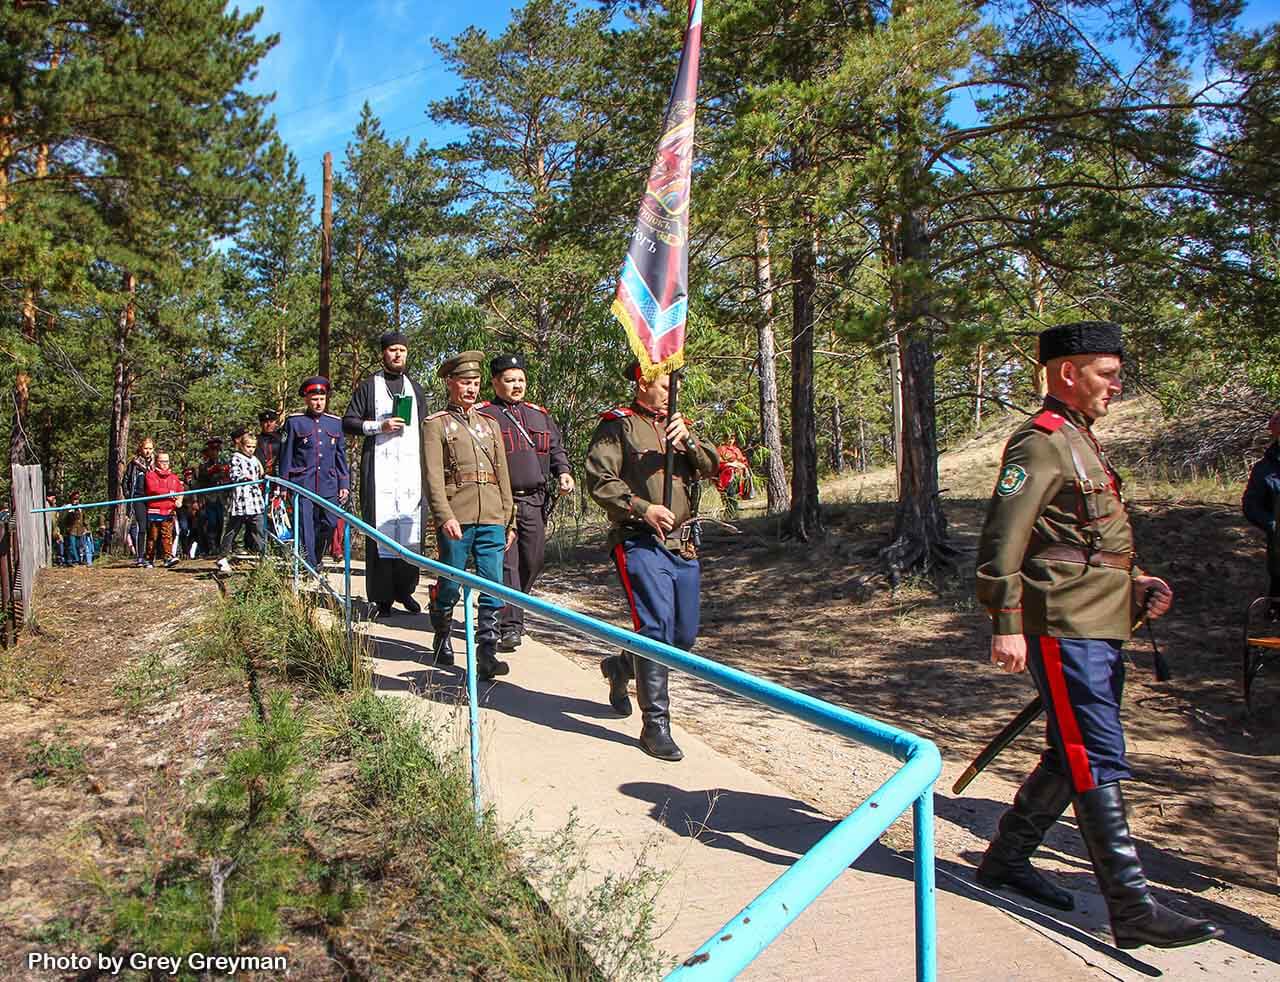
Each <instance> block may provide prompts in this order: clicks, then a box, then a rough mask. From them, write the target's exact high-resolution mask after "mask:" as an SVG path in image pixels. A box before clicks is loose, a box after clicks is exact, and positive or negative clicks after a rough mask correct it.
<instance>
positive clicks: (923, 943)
mask: <svg viewBox="0 0 1280 982" xmlns="http://www.w3.org/2000/svg"><path fill="white" fill-rule="evenodd" d="M911 824H912V837H913V839H914V840H915V841H914V842H913V843H912V844H913V845H914V847H915V856H914V857H913V858H914V867H915V883H916V891H915V892H916V898H915V899H916V982H934V979H936V978H937V977H938V947H937V938H936V927H937V925H936V923H935V918H936V913H937V911H936V909H935V907H936V897H935V894H934V891H935V887H934V860H933V784H932V782H931V783H930V784H929V786H928V787H927V788H925V789H924V792H923V793H922V794H921V795H920V797H919V798H917V799H916V800H915V802H914V803H913V804H912V806H911Z"/></svg>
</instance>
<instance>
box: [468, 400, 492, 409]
mask: <svg viewBox="0 0 1280 982" xmlns="http://www.w3.org/2000/svg"><path fill="white" fill-rule="evenodd" d="M492 405H493V403H492V402H490V401H489V400H488V399H486V400H484V402H477V403H476V404H475V405H474V406H473V407H472V408H473V409H484V408H485V406H492Z"/></svg>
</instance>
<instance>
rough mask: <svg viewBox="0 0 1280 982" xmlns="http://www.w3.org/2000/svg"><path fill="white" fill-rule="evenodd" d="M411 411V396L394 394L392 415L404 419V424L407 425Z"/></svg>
mask: <svg viewBox="0 0 1280 982" xmlns="http://www.w3.org/2000/svg"><path fill="white" fill-rule="evenodd" d="M412 413H413V396H396V408H395V412H394V415H395V416H398V417H399V418H400V419H402V420H404V425H405V426H408V425H409V416H410V415H411V414H412Z"/></svg>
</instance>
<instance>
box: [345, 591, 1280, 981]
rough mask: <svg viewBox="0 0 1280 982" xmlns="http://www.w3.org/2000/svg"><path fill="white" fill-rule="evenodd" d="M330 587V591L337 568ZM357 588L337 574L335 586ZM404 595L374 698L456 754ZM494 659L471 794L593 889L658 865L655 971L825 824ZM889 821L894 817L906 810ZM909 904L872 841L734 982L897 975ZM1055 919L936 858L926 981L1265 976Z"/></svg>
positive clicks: (901, 882) (1254, 956)
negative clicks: (650, 744) (590, 880)
mask: <svg viewBox="0 0 1280 982" xmlns="http://www.w3.org/2000/svg"><path fill="white" fill-rule="evenodd" d="M331 580H332V582H333V583H334V585H335V587H336V588H337V589H338V590H339V591H341V589H342V585H341V574H340V573H339V574H337V575H331ZM362 587H363V580H362V578H361V577H360V576H359V575H358V574H355V575H353V579H352V588H353V592H355V593H356V594H357V595H359V594H360V593H361V591H362ZM419 600H420V602H421V603H422V605H423V607H424V613H423V614H420V615H417V616H410V615H408V614H405V613H403V612H399V613H396V614H393V615H392V616H391V617H389V618H387V619H385V620H377V621H373V622H366V623H363V624H361V625H360V628H361V629H363V630H367V631H368V633H369V635H370V636H371V637H373V638H374V639H375V640H376V642H377V655H376V660H375V666H374V673H375V676H374V682H375V686H376V687H377V688H379V689H380V690H383V691H386V692H387V693H389V694H398V695H400V696H402V697H404V698H407V699H411V700H412V701H413V704H414V705H415V706H416V707H418V708H419V709H420V711H421V712H422V713H423V714H424V715H425V716H426V717H427V718H429V719H430V720H432V721H433V722H434V723H435V724H436V725H437V727H441V728H445V729H446V730H447V731H448V732H450V733H452V734H453V735H454V737H455V738H456V739H457V740H458V742H459V745H460V746H465V745H466V739H467V735H466V725H467V724H466V701H465V700H466V693H465V678H464V675H463V673H462V671H461V670H460V669H443V668H441V669H437V668H435V667H433V666H431V665H430V642H431V635H430V627H429V624H428V620H427V617H426V614H425V607H426V604H427V596H426V582H425V580H424V583H423V588H422V589H421V591H420V593H419ZM397 611H399V608H398V607H397ZM457 616H458V618H459V621H458V623H455V648H456V649H457V650H458V653H459V661H464V660H465V656H464V654H463V642H462V625H461V622H460V621H461V610H460V609H459V611H458V612H457ZM503 657H505V658H507V659H508V660H509V661H510V662H511V666H512V671H511V674H510V675H508V676H506V677H504V678H502V679H500V680H498V681H497V682H495V683H493V684H489V685H483V684H482V686H481V704H482V708H481V748H482V749H481V775H482V782H483V789H484V794H485V797H486V800H488V801H490V802H492V803H493V805H494V807H495V809H496V812H497V815H498V817H499V819H500V820H501V821H502V822H503V823H506V824H511V825H518V826H520V827H521V828H523V829H526V830H530V831H532V832H535V833H552V832H554V831H556V830H557V829H560V828H562V827H563V826H564V825H565V824H566V823H567V822H569V821H570V819H571V818H574V817H575V816H576V818H577V820H578V821H579V823H580V824H581V826H582V828H583V830H584V835H583V839H584V848H585V851H586V859H587V862H588V864H589V866H590V868H591V874H590V875H591V876H593V877H595V878H596V880H597V882H598V881H599V880H600V879H601V878H603V877H605V876H607V875H610V874H614V875H625V874H627V873H628V872H630V871H631V870H633V869H634V867H635V865H636V862H637V857H638V856H640V855H641V854H643V857H644V861H645V862H646V863H647V864H649V865H650V866H652V867H657V868H658V869H661V870H663V871H665V873H666V874H667V875H666V879H665V881H664V883H663V885H662V886H661V889H660V890H659V891H658V893H657V898H656V907H657V920H656V923H657V925H658V928H657V930H658V932H659V934H660V937H659V938H658V942H657V943H658V946H659V947H660V948H661V949H663V950H664V951H665V952H667V953H669V954H670V956H671V957H670V960H669V964H670V965H671V966H672V967H674V966H675V965H676V964H677V963H678V962H679V960H680V959H681V958H684V957H687V956H688V955H689V954H691V953H692V952H693V951H694V950H695V949H696V948H697V947H698V946H699V945H701V944H702V943H703V942H704V941H705V940H706V939H707V938H708V937H709V936H711V934H712V933H713V932H714V931H716V930H718V929H719V928H720V927H721V926H722V925H723V924H724V923H725V922H726V921H728V920H729V919H730V918H731V917H732V916H733V915H735V914H736V913H737V912H738V911H739V910H740V909H741V908H742V907H743V906H745V905H746V904H747V903H748V902H749V901H750V900H751V899H752V898H754V897H755V896H756V895H757V894H759V893H760V891H761V890H763V889H764V888H765V887H766V886H767V885H768V884H769V883H771V882H772V881H773V880H774V879H776V878H777V877H778V876H779V875H780V874H781V873H782V872H783V871H784V870H785V869H786V868H787V867H788V866H789V865H790V864H791V863H792V862H794V860H795V859H796V858H797V857H798V856H800V855H801V854H802V853H803V852H804V851H805V850H807V849H808V848H809V847H810V846H811V845H812V844H813V843H814V842H816V841H817V840H818V839H819V838H821V836H822V835H824V834H825V833H826V832H827V830H828V829H830V827H831V826H832V824H833V818H832V817H831V816H827V815H822V814H819V813H817V812H816V811H814V810H813V809H812V808H810V807H809V806H808V805H806V804H805V803H804V802H802V801H797V800H795V799H794V798H792V797H789V796H788V795H787V794H786V793H784V792H783V791H781V790H779V789H778V788H777V787H775V786H773V785H771V784H770V783H769V782H768V781H766V780H764V779H762V778H761V777H759V776H757V775H756V774H754V773H752V772H751V771H748V770H746V769H745V768H744V767H742V766H741V765H739V764H738V763H737V762H736V761H734V760H733V759H731V758H730V757H728V756H725V755H724V754H721V753H718V752H716V751H715V750H713V749H712V748H711V747H709V746H707V745H706V744H705V743H704V742H703V741H702V740H700V739H699V738H698V737H697V736H696V735H695V734H693V733H690V732H688V731H687V730H684V729H683V728H681V727H680V725H679V721H678V717H677V724H676V725H675V726H674V728H673V730H674V735H675V738H676V740H677V742H678V743H679V744H680V746H681V747H682V748H683V749H684V752H685V759H684V761H682V762H681V763H679V764H666V763H662V762H660V761H657V760H654V759H652V758H650V757H648V756H647V755H645V754H644V753H642V752H641V751H640V750H639V749H638V748H637V746H636V742H635V739H636V735H637V734H638V732H639V728H640V723H639V717H638V713H637V715H636V716H633V717H632V718H630V719H625V720H624V719H619V718H617V717H616V716H615V715H614V713H613V712H612V710H611V709H610V708H609V705H608V701H607V698H606V695H607V688H606V686H605V684H604V681H603V679H602V678H601V677H600V675H599V674H598V673H593V672H590V671H588V670H584V669H583V668H580V667H579V666H578V665H577V664H575V663H574V662H572V661H571V660H569V659H568V658H566V657H564V656H562V655H560V654H559V653H557V652H556V651H554V650H552V649H551V648H549V647H547V646H546V645H544V644H540V643H538V642H537V641H534V640H532V639H529V638H526V639H525V641H524V643H523V645H522V646H521V648H520V650H519V652H518V653H517V654H515V655H504V656H503ZM633 701H634V700H633ZM832 739H836V738H834V737H833V738H832ZM903 821H906V822H909V821H910V812H909V811H908V813H907V815H906V817H905V818H904V819H903ZM912 896H913V886H912V879H911V866H910V857H909V856H908V857H903V856H900V855H899V854H897V853H895V852H893V851H891V850H888V849H886V848H884V847H882V846H880V845H876V846H873V847H872V848H871V849H870V850H869V851H868V852H867V853H866V854H865V855H864V856H863V857H862V859H861V860H860V861H859V862H858V863H857V864H855V866H854V867H853V868H851V869H849V870H847V871H845V872H844V873H843V874H842V875H841V876H840V878H839V879H838V880H836V881H835V883H834V884H833V885H832V886H831V887H830V888H829V889H828V890H827V891H826V892H825V893H824V894H823V895H822V896H821V897H820V898H819V899H818V900H817V901H816V902H815V903H814V904H813V905H812V906H811V907H810V908H809V909H808V910H807V911H805V912H804V913H803V914H802V915H801V916H800V917H799V918H798V919H797V920H796V921H795V922H794V923H793V924H792V925H791V926H790V927H789V928H788V929H787V930H786V931H785V932H783V934H782V935H781V936H780V937H779V938H778V939H777V940H776V941H775V942H774V943H773V944H772V945H771V946H770V947H769V948H767V949H766V950H765V951H764V952H763V953H762V954H761V955H760V957H759V958H757V959H756V960H755V961H754V962H753V963H752V964H751V966H750V967H749V968H748V969H747V970H746V972H744V973H743V974H742V975H741V976H740V977H741V978H745V979H762V980H763V979H768V980H775V979H776V980H796V979H803V980H805V982H819V980H827V979H830V980H842V982H847V980H856V979H875V980H887V979H911V978H914V973H915V951H914V924H913V901H912ZM1096 899H1097V898H1096V897H1095V898H1094V900H1096ZM1093 906H1095V907H1096V906H1097V904H1094V905H1093ZM1071 917H1072V922H1068V921H1063V920H1059V919H1058V916H1057V915H1056V914H1055V915H1053V916H1049V914H1048V912H1046V911H1041V910H1037V909H1033V908H1030V907H1023V906H1021V905H1020V904H1017V903H1014V902H1011V900H1010V899H1009V898H1007V897H1002V896H999V895H995V894H991V893H988V892H986V891H982V890H980V889H979V888H977V887H975V886H973V885H972V883H971V881H970V880H969V878H968V873H967V871H965V870H963V869H959V868H956V867H955V866H954V864H941V863H940V864H939V871H938V894H937V919H938V969H939V972H938V975H939V978H940V979H945V980H964V979H974V980H982V982H991V980H1006V979H1010V980H1012V979H1027V980H1040V979H1064V978H1070V979H1089V978H1121V979H1143V978H1159V977H1164V978H1170V979H1181V978H1186V979H1191V978H1195V979H1203V978H1206V977H1208V978H1232V979H1246V978H1247V979H1254V978H1271V979H1278V978H1280V967H1278V966H1277V956H1278V954H1280V949H1277V947H1276V945H1275V943H1274V939H1272V940H1271V943H1270V944H1269V945H1263V946H1262V947H1263V948H1266V949H1269V950H1260V951H1253V950H1250V949H1253V948H1255V947H1257V946H1255V945H1248V946H1245V947H1244V948H1237V947H1233V946H1229V945H1226V944H1220V943H1215V944H1210V945H1201V946H1198V947H1196V948H1190V949H1182V950H1180V951H1174V952H1158V951H1154V950H1151V949H1140V950H1139V951H1138V952H1136V953H1122V952H1119V951H1117V950H1116V949H1114V948H1112V947H1111V946H1110V945H1109V944H1108V943H1107V940H1106V939H1107V934H1106V932H1105V921H1102V920H1100V919H1099V918H1100V912H1099V911H1097V910H1094V911H1092V912H1091V911H1090V910H1089V909H1088V907H1087V906H1086V908H1085V909H1084V910H1082V911H1077V913H1076V914H1075V915H1071Z"/></svg>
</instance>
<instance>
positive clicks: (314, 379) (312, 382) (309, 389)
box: [298, 375, 329, 396]
mask: <svg viewBox="0 0 1280 982" xmlns="http://www.w3.org/2000/svg"><path fill="white" fill-rule="evenodd" d="M317 392H320V393H323V394H324V395H328V394H329V380H328V379H327V378H325V377H324V376H323V375H312V376H311V377H310V378H304V379H303V380H302V384H301V385H300V386H298V395H300V396H309V395H314V394H315V393H317Z"/></svg>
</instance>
